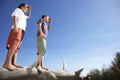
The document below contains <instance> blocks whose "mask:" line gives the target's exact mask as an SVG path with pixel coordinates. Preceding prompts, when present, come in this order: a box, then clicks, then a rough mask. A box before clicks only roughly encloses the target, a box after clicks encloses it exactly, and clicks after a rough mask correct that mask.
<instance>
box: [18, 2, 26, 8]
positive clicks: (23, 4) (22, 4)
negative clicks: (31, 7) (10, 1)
mask: <svg viewBox="0 0 120 80" xmlns="http://www.w3.org/2000/svg"><path fill="white" fill-rule="evenodd" d="M25 5H26V4H25V3H21V4H20V5H19V6H18V8H20V9H21V7H22V6H25Z"/></svg>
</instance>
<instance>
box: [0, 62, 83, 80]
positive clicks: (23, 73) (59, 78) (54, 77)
mask: <svg viewBox="0 0 120 80" xmlns="http://www.w3.org/2000/svg"><path fill="white" fill-rule="evenodd" d="M36 65H37V62H35V63H33V64H32V65H30V66H28V67H24V68H19V69H17V70H15V71H8V70H7V69H5V68H0V80H81V78H80V76H79V75H80V73H81V72H82V70H83V68H82V69H80V70H78V71H76V72H74V73H70V72H69V71H64V70H63V71H46V72H39V71H38V70H37V69H36Z"/></svg>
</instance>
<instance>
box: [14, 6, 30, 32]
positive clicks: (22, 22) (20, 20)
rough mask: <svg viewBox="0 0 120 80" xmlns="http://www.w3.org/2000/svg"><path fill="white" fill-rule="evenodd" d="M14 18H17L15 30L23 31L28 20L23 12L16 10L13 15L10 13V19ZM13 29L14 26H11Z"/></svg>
mask: <svg viewBox="0 0 120 80" xmlns="http://www.w3.org/2000/svg"><path fill="white" fill-rule="evenodd" d="M14 16H16V17H17V18H18V20H17V28H20V29H22V30H24V31H25V29H26V20H27V18H29V17H28V16H26V15H25V14H24V12H23V11H22V10H21V9H20V8H16V9H15V10H14V11H13V13H12V17H14ZM13 27H14V25H13V26H12V28H13Z"/></svg>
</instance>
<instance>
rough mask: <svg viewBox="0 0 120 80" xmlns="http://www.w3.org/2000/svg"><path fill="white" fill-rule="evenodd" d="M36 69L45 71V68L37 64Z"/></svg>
mask: <svg viewBox="0 0 120 80" xmlns="http://www.w3.org/2000/svg"><path fill="white" fill-rule="evenodd" d="M37 69H38V71H40V72H45V71H46V70H45V69H43V68H42V67H41V66H39V65H38V66H37Z"/></svg>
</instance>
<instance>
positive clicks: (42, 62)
mask: <svg viewBox="0 0 120 80" xmlns="http://www.w3.org/2000/svg"><path fill="white" fill-rule="evenodd" d="M41 67H42V68H43V69H45V70H47V71H48V68H46V67H44V66H43V59H42V61H41Z"/></svg>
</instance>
